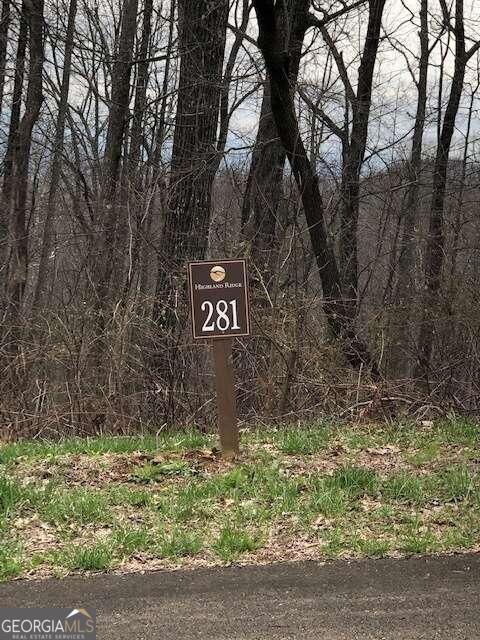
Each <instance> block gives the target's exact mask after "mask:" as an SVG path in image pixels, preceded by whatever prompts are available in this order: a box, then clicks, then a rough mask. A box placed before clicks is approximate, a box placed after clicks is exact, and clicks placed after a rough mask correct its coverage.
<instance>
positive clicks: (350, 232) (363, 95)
mask: <svg viewBox="0 0 480 640" xmlns="http://www.w3.org/2000/svg"><path fill="white" fill-rule="evenodd" d="M385 1H386V0H369V8H370V9H369V16H368V27H367V35H366V39H365V45H364V49H363V53H362V59H361V62H360V67H359V70H358V88H357V93H356V97H355V101H354V103H353V105H352V106H353V124H352V131H351V135H350V144H349V147H348V151H347V153H346V156H345V158H344V166H343V176H342V206H341V235H340V255H341V258H340V264H341V269H342V280H343V282H344V293H345V295H347V296H348V297H350V298H352V299H353V300H355V301H356V300H357V295H358V281H357V279H358V258H357V227H358V213H359V208H360V174H361V170H362V164H363V160H364V157H365V148H366V144H367V135H368V123H369V118H370V108H371V104H372V87H373V72H374V70H375V63H376V60H377V53H378V47H379V43H380V30H381V26H382V16H383V10H384V8H385Z"/></svg>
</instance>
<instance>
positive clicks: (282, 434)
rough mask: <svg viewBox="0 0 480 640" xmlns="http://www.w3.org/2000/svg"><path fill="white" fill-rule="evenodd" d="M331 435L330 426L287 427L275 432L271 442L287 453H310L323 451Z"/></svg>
mask: <svg viewBox="0 0 480 640" xmlns="http://www.w3.org/2000/svg"><path fill="white" fill-rule="evenodd" d="M331 436H332V433H331V429H330V427H329V426H328V425H327V426H323V425H318V426H317V427H315V428H312V427H307V428H303V429H301V428H294V429H292V428H287V429H282V430H279V431H277V432H276V433H275V435H274V438H273V442H274V444H275V446H276V447H277V448H278V449H279V451H281V452H282V453H286V454H288V455H312V454H314V453H319V452H320V451H323V450H324V449H325V448H326V447H327V445H328V442H329V441H330V438H331Z"/></svg>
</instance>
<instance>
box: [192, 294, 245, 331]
mask: <svg viewBox="0 0 480 640" xmlns="http://www.w3.org/2000/svg"><path fill="white" fill-rule="evenodd" d="M230 307H231V312H232V318H231V319H230V316H229V312H230ZM200 308H201V310H202V311H205V312H207V319H206V320H205V322H204V323H203V327H202V331H206V332H207V331H215V326H216V327H217V329H218V330H219V331H228V329H231V330H232V331H235V330H238V329H240V327H239V325H238V314H237V301H236V300H232V301H231V302H227V301H226V300H219V301H218V302H217V304H216V305H215V307H214V306H213V304H212V303H211V302H210V301H208V300H205V302H203V303H202V306H201V307H200ZM214 311H216V313H217V318H216V320H214V319H213V315H214Z"/></svg>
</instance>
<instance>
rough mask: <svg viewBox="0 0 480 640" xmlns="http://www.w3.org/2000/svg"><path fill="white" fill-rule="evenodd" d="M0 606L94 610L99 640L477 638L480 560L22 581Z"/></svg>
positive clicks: (3, 593)
mask: <svg viewBox="0 0 480 640" xmlns="http://www.w3.org/2000/svg"><path fill="white" fill-rule="evenodd" d="M0 604H1V605H4V606H47V605H52V606H54V605H56V606H63V607H73V606H76V607H78V606H80V605H81V606H84V605H91V606H93V607H96V609H97V617H98V621H99V633H98V638H99V640H143V639H145V640H146V639H147V638H148V639H149V640H192V639H194V638H195V639H203V638H204V639H208V640H234V639H235V640H240V639H241V640H245V639H247V638H248V639H252V640H253V639H255V640H273V639H275V640H287V639H289V640H293V639H295V640H297V639H298V640H300V639H301V640H310V639H315V640H354V639H355V640H357V639H358V640H390V639H395V640H419V639H425V640H436V639H442V640H443V639H445V640H446V639H448V640H477V639H479V640H480V555H479V554H477V555H471V556H453V557H445V558H429V559H423V558H411V559H407V560H378V561H370V562H368V561H367V562H350V563H349V562H335V563H331V564H327V565H321V564H316V563H313V562H308V563H294V564H277V565H270V566H266V567H242V568H228V569H211V570H206V569H205V570H197V571H195V572H158V573H149V574H145V575H130V576H114V575H97V576H94V577H90V578H77V577H74V578H69V579H66V580H62V581H59V580H48V581H44V582H24V581H20V582H11V583H8V584H4V585H0Z"/></svg>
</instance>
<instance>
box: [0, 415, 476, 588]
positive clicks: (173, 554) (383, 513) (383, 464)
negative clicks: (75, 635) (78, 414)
mask: <svg viewBox="0 0 480 640" xmlns="http://www.w3.org/2000/svg"><path fill="white" fill-rule="evenodd" d="M479 442H480V427H479V424H478V423H477V422H475V421H471V420H465V419H460V418H456V417H450V418H448V419H443V420H439V421H436V422H430V421H424V422H421V423H415V422H405V421H404V422H398V423H391V422H389V423H383V424H358V425H352V424H348V423H337V422H330V421H323V422H318V423H315V424H311V425H307V426H302V427H297V428H292V427H288V428H287V427H282V428H277V429H275V430H273V429H267V430H260V429H244V430H243V433H242V456H241V458H240V460H238V461H237V462H235V463H229V462H224V461H222V460H221V459H219V457H218V455H217V454H216V452H215V449H214V445H215V438H214V437H213V436H206V435H203V434H201V433H199V432H197V431H194V430H190V431H188V432H184V433H177V434H160V435H159V436H158V437H151V436H145V437H117V438H96V439H83V440H82V439H70V440H65V441H62V442H59V443H51V442H50V443H49V442H20V443H10V444H7V443H5V444H3V445H0V536H1V537H0V579H3V580H7V579H12V578H15V577H28V578H39V577H42V578H44V577H48V576H64V575H66V574H71V573H79V572H80V573H82V572H83V573H84V572H94V571H105V570H109V571H115V572H121V573H126V572H136V571H142V570H149V569H159V568H161V569H176V568H198V567H205V566H212V565H221V564H224V565H225V564H226V565H228V564H266V563H270V562H275V561H278V560H282V561H285V560H286V561H293V560H306V559H310V560H326V559H332V558H361V557H385V556H393V557H399V556H405V555H411V554H425V553H448V552H462V553H465V552H467V551H469V552H472V551H478V550H480V473H479V465H480V454H479V449H478V445H479Z"/></svg>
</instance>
